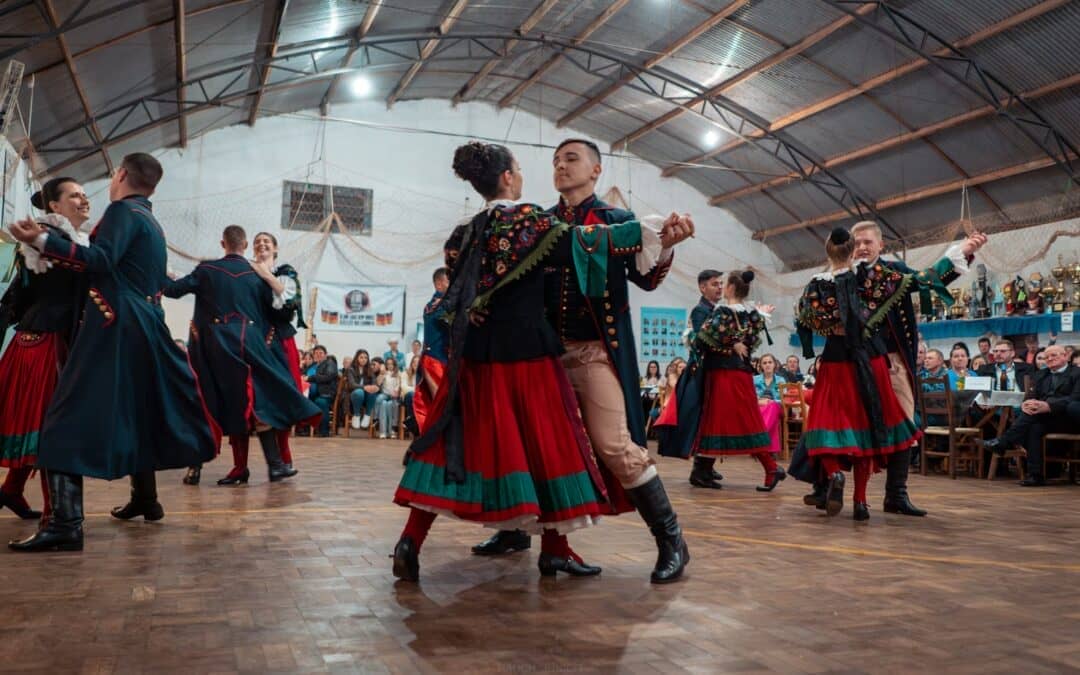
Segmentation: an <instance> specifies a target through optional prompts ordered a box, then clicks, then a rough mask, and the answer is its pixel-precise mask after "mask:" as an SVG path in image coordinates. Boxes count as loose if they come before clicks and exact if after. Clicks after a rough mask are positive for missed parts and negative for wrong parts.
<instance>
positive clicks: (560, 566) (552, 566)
mask: <svg viewBox="0 0 1080 675" xmlns="http://www.w3.org/2000/svg"><path fill="white" fill-rule="evenodd" d="M536 566H537V567H539V568H540V576H542V577H553V576H555V575H556V573H557V572H565V573H567V574H569V575H570V576H572V577H595V576H596V575H597V574H600V572H601V571H602V570H601V569H600V568H599V567H597V566H596V565H589V564H588V563H585V562H578V561H577V560H576V559H574V558H572V557H567V558H563V557H561V556H556V555H552V554H550V553H541V554H540V559H539V560H537V561H536Z"/></svg>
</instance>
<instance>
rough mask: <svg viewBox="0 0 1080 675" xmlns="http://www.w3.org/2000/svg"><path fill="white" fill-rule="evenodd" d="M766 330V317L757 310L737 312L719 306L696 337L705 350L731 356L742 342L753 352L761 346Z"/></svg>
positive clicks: (702, 325)
mask: <svg viewBox="0 0 1080 675" xmlns="http://www.w3.org/2000/svg"><path fill="white" fill-rule="evenodd" d="M764 331H765V317H763V316H761V314H759V313H758V312H757V310H750V311H749V312H746V311H738V312H736V311H733V310H732V309H730V308H728V307H717V308H716V309H715V310H713V312H712V314H710V315H709V318H707V319H705V322H704V323H703V324H701V330H699V331H698V332H697V333H696V335H695V336H694V339H695V341H696V342H697V343H698V346H699V347H700V348H702V349H704V350H705V351H710V352H716V353H718V354H721V355H723V356H730V355H731V354H734V353H735V345H736V344H738V343H740V342H741V343H743V344H744V345H746V347H747V349H749V350H750V351H751V352H752V351H754V350H755V349H757V348H758V347H760V346H761V334H762V333H763V332H764Z"/></svg>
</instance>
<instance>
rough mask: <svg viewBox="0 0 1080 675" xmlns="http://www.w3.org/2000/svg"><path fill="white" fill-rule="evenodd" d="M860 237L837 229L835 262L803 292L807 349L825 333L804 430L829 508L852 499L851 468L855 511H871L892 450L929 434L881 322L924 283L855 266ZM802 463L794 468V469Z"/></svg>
mask: <svg viewBox="0 0 1080 675" xmlns="http://www.w3.org/2000/svg"><path fill="white" fill-rule="evenodd" d="M854 250H855V242H854V240H853V239H852V238H851V234H850V233H849V232H848V231H847V230H845V229H843V228H836V229H835V230H833V232H832V234H831V235H830V236H829V240H828V241H827V242H826V244H825V252H826V254H827V255H828V258H829V269H828V271H826V272H823V273H821V274H817V275H814V277H813V278H812V279H811V281H810V283H809V284H808V285H807V286H806V289H805V290H804V291H803V294H802V297H801V298H800V299H799V305H798V312H797V316H796V323H797V325H798V327H799V337H800V339H801V340H802V343H803V353H804V356H806V357H807V358H813V341H812V335H811V331H812V332H813V333H817V334H819V335H823V336H825V349H824V351H823V352H822V353H821V359H820V361H819V365H818V374H817V381H816V383H815V385H814V405H813V406H811V408H810V414H809V416H808V417H807V419H806V428H805V430H804V432H803V440H804V441H805V448H806V454H807V455H808V456H809V460H810V462H811V463H816V464H817V465H818V466H817V471H818V472H820V474H821V475H822V477H823V479H824V480H825V481H827V485H828V487H827V490H826V494H825V500H824V504H823V508H824V509H825V511H826V513H827V514H828V515H830V516H834V515H836V514H837V513H839V512H840V510H841V509H842V508H843V505H844V499H843V493H844V483H845V479H844V474H843V472H842V468H843V467H844V466H851V467H852V468H853V470H854V474H855V494H854V502H855V508H854V518H855V520H867V519H869V518H870V511H869V506H868V504H867V497H866V486H867V483H868V482H869V480H870V474H871V472H874V471H877V470H880V468H881V467H882V466H883V465H884V458H886V457H887V456H888V455H890V454H892V453H895V452H900V451H903V450H906V449H907V448H909V447H911V446H912V445H913V444H914V443H915V442H916V441H917V440H918V439H919V436H920V435H921V432H920V431H919V428H918V427H917V426H916V425H915V424H914V423H913V422H912V421H911V420H910V419H908V418H907V416H906V415H905V414H904V410H903V408H902V407H901V405H900V402H899V400H898V399H897V397H896V394H895V393H894V392H893V389H892V386H891V384H890V380H889V365H888V360H887V358H886V356H885V355H886V346H885V341H884V339H883V338H882V336H881V332H880V330H879V329H880V326H881V323H882V321H884V317H885V316H886V315H887V313H888V311H889V309H890V308H891V307H892V306H893V305H894V304H895V303H897V302H899V301H900V300H901V299H902V298H903V297H904V295H906V294H907V293H910V292H911V290H912V288H913V286H914V285H915V284H917V283H918V282H917V281H916V280H915V278H914V276H913V275H907V274H903V273H901V272H898V271H895V270H892V269H890V268H889V267H887V266H885V265H882V264H881V263H880V262H876V263H873V264H869V263H866V262H860V263H859V264H857V265H855V266H852V254H853V252H854ZM793 470H794V469H793Z"/></svg>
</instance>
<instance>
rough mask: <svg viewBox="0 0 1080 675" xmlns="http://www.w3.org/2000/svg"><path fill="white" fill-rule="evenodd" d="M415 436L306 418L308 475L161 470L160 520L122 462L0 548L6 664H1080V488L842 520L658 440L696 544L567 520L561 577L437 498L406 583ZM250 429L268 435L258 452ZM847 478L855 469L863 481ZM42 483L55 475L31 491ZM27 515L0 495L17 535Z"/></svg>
mask: <svg viewBox="0 0 1080 675" xmlns="http://www.w3.org/2000/svg"><path fill="white" fill-rule="evenodd" d="M403 448H404V444H402V443H400V442H397V441H374V440H369V439H366V438H365V439H362V440H361V439H352V440H347V439H344V438H335V439H329V440H321V439H320V440H313V439H296V440H295V455H296V457H297V466H298V468H299V469H300V471H301V473H300V475H299V476H297V477H296V478H295V479H293V480H292V481H289V482H285V483H280V484H274V485H270V484H268V483H267V482H266V478H265V473H264V467H263V466H262V464H261V461H259V462H258V463H255V464H253V469H255V470H256V471H255V472H254V475H253V483H252V484H250V485H248V486H246V487H240V488H221V487H217V486H216V485H214V479H216V478H218V477H219V476H220V475H222V474H223V473H224V472H225V471H226V470H227V468H228V467H227V466H225V462H224V461H222V460H219V461H218V462H215V464H219V466H213V465H210V466H208V467H207V469H206V472H205V475H204V485H202V486H201V487H198V488H192V487H187V486H183V485H181V484H180V477H181V472H178V471H176V472H167V473H163V474H159V477H158V481H159V491H160V493H161V498H162V502H163V503H164V505H165V509H166V513H167V515H166V518H165V519H164V520H163V521H160V522H158V523H145V522H142V521H141V520H140V521H138V522H130V523H123V522H119V521H115V520H113V519H112V518H110V517H109V516H108V509H109V507H111V506H114V505H117V504H119V503H122V501H124V499H125V497H126V490H127V487H126V485H125V484H124V483H123V482H120V481H118V482H115V483H111V484H110V483H105V482H102V481H88V482H87V499H86V507H87V514H88V517H87V522H86V533H87V546H86V550H85V551H84V552H83V553H81V554H79V553H57V554H47V555H18V554H12V553H9V552H7V551H4V552H0V556H2V558H3V565H2V566H0V570H2V582H3V595H2V596H0V597H2V599H3V600H2V601H3V605H2V610H0V641H2V644H3V646H4V649H3V656H2V657H0V670H2V671H4V672H8V671H24V672H49V673H80V672H81V673H169V672H176V673H226V672H311V673H322V672H331V673H338V672H436V671H441V672H453V673H464V672H479V671H501V672H519V673H520V672H543V671H561V670H566V671H575V672H613V671H618V672H627V673H655V672H683V671H694V672H708V673H719V672H739V673H766V672H779V673H803V672H806V673H862V672H865V673H912V672H920V671H921V672H923V673H946V672H947V673H980V674H983V673H1025V674H1027V673H1050V672H1080V508H1078V507H1080V486H1075V485H1072V486H1070V485H1063V484H1062V485H1056V486H1051V487H1048V488H1044V489H1035V490H1032V489H1023V488H1019V487H1017V486H1016V485H1015V483H1013V482H1011V481H995V482H993V483H988V482H986V481H983V480H975V479H970V478H969V479H960V480H957V481H951V480H949V479H948V478H945V477H939V476H931V477H926V478H922V477H919V476H913V477H912V481H911V488H912V493H913V495H914V496H915V498H916V501H917V503H918V504H919V505H921V506H924V507H926V508H929V509H930V511H931V515H930V517H929V518H926V519H915V518H906V517H902V516H886V515H884V514H883V513H882V512H881V510H880V506H881V493H882V486H883V481H884V478H883V476H877V477H875V479H874V480H873V481H872V482H871V493H870V494H871V502H872V503H871V507H872V518H871V520H870V521H869V523H865V524H864V523H855V522H853V521H852V520H851V513H850V506H849V507H848V508H847V510H846V511H845V513H844V514H842V515H841V516H838V517H836V518H834V519H827V518H824V517H822V516H820V515H819V513H820V512H816V511H815V510H813V509H812V508H808V507H805V506H803V505H802V502H801V495H802V494H803V492H805V490H804V489H803V488H804V486H802V485H800V484H796V483H794V481H791V480H789V481H787V482H785V483H783V484H782V485H781V487H780V488H779V489H778V491H777V492H776V493H774V494H761V493H757V492H755V491H754V489H753V487H754V485H755V484H756V483H757V482H758V481H759V480H760V474H759V471H760V469H759V468H758V466H757V464H756V462H753V461H752V460H750V459H747V458H739V459H736V460H731V461H728V462H727V463H725V464H724V465H723V466H722V467H721V468H722V470H723V472H724V474H725V476H726V480H725V484H726V487H725V489H724V490H722V491H719V492H715V491H703V490H700V489H695V488H691V487H690V486H689V484H688V483H687V482H686V480H685V478H686V474H687V470H688V466H687V464H686V463H684V462H680V461H677V460H661V462H660V470H661V474H662V475H663V476H664V477H665V478H666V482H667V485H668V491H669V493H670V495H671V497H672V500H673V502H674V503H675V505H676V508H677V509H678V511H679V513H680V516H681V520H682V522H683V525H684V527H685V529H686V532H687V537H688V540H689V543H690V548H691V552H692V556H693V562H692V563H691V566H690V568H689V572H688V577H687V579H686V580H685V581H684V582H682V583H679V584H674V585H671V586H666V587H653V586H651V585H650V584H649V583H648V572H649V570H650V569H651V566H652V562H653V558H654V548H653V545H652V542H651V539H650V538H649V536H648V532H647V530H646V529H645V528H644V526H643V525H642V523H641V522H640V520H639V519H638V518H637V516H623V517H620V518H609V519H606V520H604V521H603V523H601V525H600V526H599V527H598V528H595V529H592V530H588V531H584V532H579V533H576V534H574V535H572V536H571V541H572V543H573V545H574V546H575V548H576V549H577V550H578V551H579V552H580V553H582V554H583V555H584V556H585V557H586V559H587V560H589V561H590V562H593V563H596V564H600V565H602V566H603V567H604V573H603V575H601V576H600V577H597V578H590V579H571V578H568V577H562V576H560V577H559V578H558V579H557V580H555V581H551V580H542V579H541V578H540V577H539V575H538V574H537V572H536V556H537V553H538V545H539V542H538V541H536V542H535V545H536V547H537V548H534V550H533V551H531V552H528V553H521V554H516V555H513V556H510V557H506V558H501V559H485V558H479V557H475V556H472V555H470V554H469V550H468V547H469V546H470V545H471V544H473V543H475V542H477V541H479V540H481V539H482V538H484V537H486V536H487V533H488V531H487V530H483V529H481V528H480V527H478V526H475V525H471V524H466V523H460V522H452V521H449V520H440V521H437V522H436V524H435V527H434V528H433V530H432V533H431V536H430V537H429V539H428V541H427V543H426V544H425V547H424V550H423V555H422V558H421V576H422V579H421V582H420V584H419V585H413V584H403V583H395V580H394V578H393V577H392V576H391V574H390V561H389V559H388V557H387V556H388V554H389V553H390V552H391V550H392V548H393V545H394V542H395V540H396V538H397V535H398V533H399V530H400V528H401V526H402V524H403V522H404V517H405V511H404V510H403V509H401V508H399V507H396V506H394V505H393V504H391V503H390V495H391V493H392V490H393V488H394V486H395V484H396V480H397V478H398V476H399V474H400V470H401V469H400V457H401V453H402V450H403ZM255 454H256V452H255V451H253V455H255ZM849 490H850V488H849ZM31 499H32V502H33V503H35V505H36V504H37V503H39V501H40V496H39V495H37V494H32V495H31ZM30 529H31V525H30V524H28V523H26V522H23V521H19V520H16V519H15V518H14V517H12V516H11V515H10V514H8V513H7V512H5V513H3V514H0V537H3V538H4V539H5V540H6V539H8V538H11V537H16V536H20V535H22V534H24V533H27V532H28V531H29V530H30Z"/></svg>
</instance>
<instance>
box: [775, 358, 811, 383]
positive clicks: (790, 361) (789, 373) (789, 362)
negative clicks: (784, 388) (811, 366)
mask: <svg viewBox="0 0 1080 675" xmlns="http://www.w3.org/2000/svg"><path fill="white" fill-rule="evenodd" d="M780 374H781V375H783V376H784V380H785V381H786V382H802V381H803V380H805V379H806V376H805V375H803V374H802V373H801V372H799V357H798V356H795V355H794V354H792V355H791V356H789V357H787V359H785V361H784V367H783V368H781V369H780Z"/></svg>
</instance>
